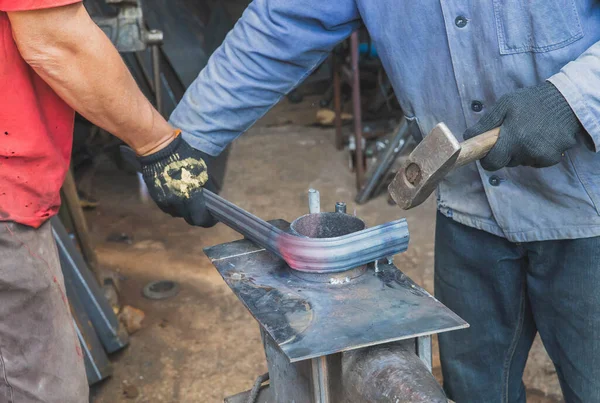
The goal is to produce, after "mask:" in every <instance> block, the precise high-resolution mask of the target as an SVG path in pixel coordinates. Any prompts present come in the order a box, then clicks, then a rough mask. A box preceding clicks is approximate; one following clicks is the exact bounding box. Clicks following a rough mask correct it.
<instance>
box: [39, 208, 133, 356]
mask: <svg viewBox="0 0 600 403" xmlns="http://www.w3.org/2000/svg"><path fill="white" fill-rule="evenodd" d="M51 222H52V233H53V235H54V240H55V241H56V245H57V247H58V255H59V257H60V263H61V267H62V271H63V275H64V277H65V282H67V283H71V284H72V287H73V288H72V289H73V291H74V294H75V295H77V297H78V298H79V300H80V301H81V303H82V305H83V307H84V308H85V312H86V313H87V315H88V316H89V319H90V322H91V323H92V325H93V326H94V329H95V330H96V333H97V335H98V337H99V339H100V341H101V342H102V345H103V346H104V349H105V350H106V352H107V353H109V354H110V353H113V352H115V351H118V350H120V349H122V348H123V347H125V346H126V345H127V344H128V343H129V335H128V334H127V332H126V331H125V329H124V328H122V326H120V323H119V320H118V319H117V316H116V315H115V313H114V312H113V310H112V307H111V306H110V304H109V303H108V301H107V300H106V298H105V297H104V295H103V294H102V290H101V289H100V286H99V285H98V283H97V281H96V279H95V278H94V276H93V274H92V272H91V271H90V270H89V268H88V267H87V264H86V263H85V261H84V260H83V257H82V256H81V253H79V251H78V250H77V249H76V248H75V245H74V243H73V241H72V240H71V238H70V237H69V234H68V233H67V231H66V230H65V227H64V226H63V224H62V223H61V222H60V220H59V219H58V217H53V218H52V219H51Z"/></svg>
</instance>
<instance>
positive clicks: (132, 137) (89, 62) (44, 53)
mask: <svg viewBox="0 0 600 403" xmlns="http://www.w3.org/2000/svg"><path fill="white" fill-rule="evenodd" d="M9 18H10V21H11V26H12V30H13V36H14V38H15V41H16V43H17V45H18V47H19V50H20V52H21V54H22V56H23V58H24V59H25V60H26V61H27V62H28V64H29V65H30V66H31V67H32V68H33V69H34V70H35V71H36V73H37V74H38V75H40V77H42V79H43V80H44V81H46V82H47V83H48V85H50V87H52V89H53V90H54V91H55V92H56V93H57V94H58V95H59V96H60V97H61V98H62V99H64V100H65V102H67V103H68V104H69V105H70V106H71V107H73V109H75V110H76V111H77V112H79V113H80V114H81V115H82V116H84V117H85V118H86V119H88V120H89V121H90V122H92V123H94V124H95V125H97V126H99V127H102V128H103V129H105V130H107V131H108V132H110V133H112V134H114V135H115V136H117V137H119V138H120V139H122V140H123V141H124V142H126V143H127V144H129V145H130V146H131V147H132V148H133V149H134V150H136V152H138V154H143V153H147V152H149V151H151V150H153V149H157V148H160V145H161V144H162V143H164V142H168V139H169V138H172V136H173V129H172V127H171V126H170V125H169V124H168V123H167V122H166V121H165V119H163V117H162V116H160V114H159V113H158V112H157V111H156V110H155V109H154V108H153V107H152V105H151V104H150V102H149V101H148V100H147V99H146V97H145V96H144V95H143V94H142V92H141V91H140V89H139V88H138V86H137V84H136V82H135V81H134V79H133V77H132V76H131V74H130V73H129V71H128V69H127V67H126V66H125V64H124V63H123V61H122V59H121V57H120V55H119V53H118V52H117V50H116V49H115V48H114V46H113V45H112V43H111V42H110V40H109V39H108V38H107V37H106V35H104V33H103V32H102V31H101V30H100V28H98V27H97V26H96V24H94V22H93V21H92V20H91V18H90V17H89V15H88V14H87V12H86V10H85V8H84V7H83V6H82V5H81V4H80V3H79V4H74V5H71V6H64V7H58V8H54V9H46V10H38V11H25V12H11V13H9Z"/></svg>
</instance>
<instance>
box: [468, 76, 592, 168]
mask: <svg viewBox="0 0 600 403" xmlns="http://www.w3.org/2000/svg"><path fill="white" fill-rule="evenodd" d="M498 126H500V135H499V137H498V142H497V143H496V145H495V146H494V147H493V148H492V149H491V150H490V152H489V153H488V155H487V156H486V157H485V158H483V159H481V166H482V167H483V168H484V169H485V170H487V171H497V170H498V169H500V168H503V167H505V166H508V167H514V166H518V165H525V166H532V167H536V168H542V167H548V166H551V165H555V164H558V163H559V162H560V160H561V158H562V156H563V153H564V152H565V151H567V150H568V149H570V148H572V147H574V146H575V145H576V144H577V140H576V139H577V136H578V135H580V134H583V135H585V136H586V137H587V138H588V140H589V141H591V138H590V137H589V135H588V134H587V133H586V131H585V129H584V128H583V126H582V125H581V123H580V122H579V120H578V119H577V116H576V115H575V113H574V112H573V110H572V109H571V107H570V106H569V104H568V103H567V101H566V99H565V98H564V97H563V96H562V94H561V93H560V91H558V90H557V89H556V87H554V85H552V84H551V83H549V82H545V83H544V84H541V85H538V86H536V87H530V88H523V89H520V90H517V91H515V92H513V93H510V94H508V95H505V96H503V97H502V98H500V100H499V101H498V102H497V103H496V104H495V105H494V106H493V107H492V108H491V110H490V111H489V112H488V113H487V114H486V115H485V116H483V117H482V118H481V120H480V121H479V122H477V123H476V124H475V125H473V126H471V127H470V128H468V129H467V131H465V133H464V138H465V140H467V139H470V138H472V137H475V136H477V135H479V134H481V133H484V132H486V131H488V130H491V129H493V128H495V127H498Z"/></svg>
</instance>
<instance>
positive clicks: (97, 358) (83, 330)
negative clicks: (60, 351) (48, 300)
mask: <svg viewBox="0 0 600 403" xmlns="http://www.w3.org/2000/svg"><path fill="white" fill-rule="evenodd" d="M65 287H66V289H67V298H68V299H69V304H70V305H71V312H72V313H73V322H74V325H75V332H76V333H77V338H78V339H79V342H80V343H81V350H82V353H83V361H84V363H85V373H86V375H87V380H88V384H89V385H90V386H91V385H94V384H96V383H98V382H100V381H101V380H103V379H106V378H108V377H109V376H111V375H112V372H113V370H112V366H111V364H110V361H109V360H108V357H107V355H106V353H105V352H104V349H103V348H102V343H101V342H100V339H98V335H97V334H96V331H95V330H94V327H93V326H92V323H91V321H90V318H89V316H88V315H87V313H86V311H85V307H84V306H83V304H82V303H81V301H80V300H79V297H77V293H76V292H75V285H74V284H73V282H72V281H69V280H65Z"/></svg>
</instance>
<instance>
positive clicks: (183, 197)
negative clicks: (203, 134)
mask: <svg viewBox="0 0 600 403" xmlns="http://www.w3.org/2000/svg"><path fill="white" fill-rule="evenodd" d="M138 161H139V163H140V165H141V170H142V175H143V176H144V181H145V182H146V186H148V191H149V193H150V196H152V199H154V201H155V202H156V204H157V205H158V207H160V209H161V210H162V211H164V212H165V213H168V214H171V215H172V216H173V217H183V219H185V221H187V223H188V224H191V225H197V226H200V227H205V228H208V227H212V226H213V225H215V224H216V223H217V220H215V218H214V217H213V216H212V215H211V214H210V212H209V211H208V210H207V208H206V204H205V201H204V193H203V191H202V190H203V189H202V188H203V186H204V185H205V184H206V182H207V181H208V171H207V168H206V163H205V162H204V159H202V153H201V152H200V151H198V150H196V149H194V148H192V147H191V146H190V145H189V144H188V143H187V142H186V141H185V140H184V139H183V138H182V137H181V136H178V137H177V138H175V140H173V141H172V142H171V144H169V145H168V146H166V147H165V148H163V149H162V150H159V151H157V152H155V153H154V154H150V155H147V156H143V157H138Z"/></svg>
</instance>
